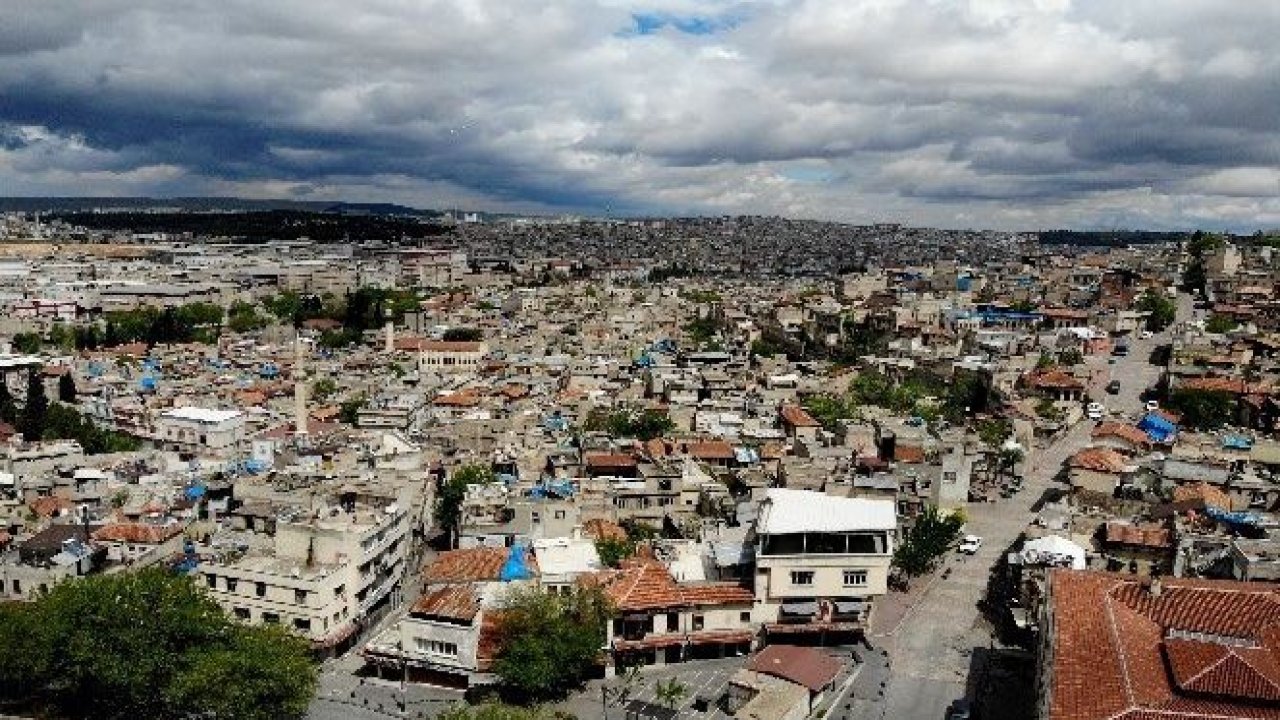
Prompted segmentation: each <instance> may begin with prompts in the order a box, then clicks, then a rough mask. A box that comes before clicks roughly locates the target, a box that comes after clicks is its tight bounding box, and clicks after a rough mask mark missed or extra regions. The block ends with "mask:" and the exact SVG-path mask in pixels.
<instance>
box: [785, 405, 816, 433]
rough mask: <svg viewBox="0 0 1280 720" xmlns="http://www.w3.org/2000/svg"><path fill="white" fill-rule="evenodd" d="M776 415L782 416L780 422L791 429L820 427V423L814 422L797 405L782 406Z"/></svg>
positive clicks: (811, 417)
mask: <svg viewBox="0 0 1280 720" xmlns="http://www.w3.org/2000/svg"><path fill="white" fill-rule="evenodd" d="M778 415H780V416H782V422H784V423H786V424H787V425H790V426H791V427H822V423H820V422H818V421H817V420H814V419H813V416H812V415H810V414H809V413H808V412H807V411H805V409H804V408H802V407H800V406H799V405H790V404H787V405H783V406H782V407H780V408H778Z"/></svg>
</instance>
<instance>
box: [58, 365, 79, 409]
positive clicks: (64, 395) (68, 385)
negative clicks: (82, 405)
mask: <svg viewBox="0 0 1280 720" xmlns="http://www.w3.org/2000/svg"><path fill="white" fill-rule="evenodd" d="M76 398H77V394H76V379H75V378H74V377H72V376H71V372H70V371H67V372H64V373H62V375H61V376H60V377H59V378H58V400H59V401H61V402H64V403H73V402H75V401H76Z"/></svg>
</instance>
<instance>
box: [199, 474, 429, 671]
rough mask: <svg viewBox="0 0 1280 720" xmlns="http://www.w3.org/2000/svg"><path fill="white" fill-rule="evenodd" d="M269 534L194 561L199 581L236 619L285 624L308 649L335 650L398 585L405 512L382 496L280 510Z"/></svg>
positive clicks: (402, 562)
mask: <svg viewBox="0 0 1280 720" xmlns="http://www.w3.org/2000/svg"><path fill="white" fill-rule="evenodd" d="M271 540H272V541H271V543H270V544H269V546H267V547H263V548H252V549H249V550H248V551H239V550H236V551H231V552H225V553H215V554H214V555H213V556H212V557H211V558H210V559H209V560H208V561H207V562H202V563H201V565H200V572H201V573H202V574H203V575H204V580H205V586H206V587H207V588H208V590H209V592H210V593H211V594H212V596H213V597H214V599H215V600H217V601H218V604H220V605H222V606H223V607H224V608H226V609H227V611H228V612H230V613H231V614H232V615H234V616H235V617H236V618H237V619H239V620H241V621H243V622H247V623H254V624H257V623H262V624H279V625H286V626H288V627H291V628H293V629H294V630H295V631H297V632H298V633H300V634H301V635H303V636H305V637H307V638H309V639H310V640H311V642H312V646H313V647H314V648H316V649H324V650H329V649H337V648H341V647H343V646H344V645H345V644H346V643H347V642H349V641H350V639H351V638H352V637H353V636H354V635H355V634H356V633H357V632H358V631H359V629H360V628H361V627H362V626H363V624H364V621H365V619H366V618H367V616H368V615H369V614H370V612H371V611H373V610H374V609H376V608H378V607H380V606H382V605H383V604H384V603H385V602H386V601H387V600H388V598H389V597H390V596H391V595H392V593H393V592H395V591H396V590H398V589H399V588H400V584H401V579H402V578H403V576H404V570H405V555H406V552H407V550H408V545H409V514H408V512H407V508H405V507H402V506H401V505H399V504H397V503H394V502H390V501H389V499H386V500H383V501H381V502H374V503H361V504H354V503H350V502H347V503H342V504H339V505H335V506H332V507H328V508H325V509H323V510H321V511H319V512H316V513H309V514H307V515H306V516H305V517H298V516H297V515H294V516H292V517H291V516H289V515H285V516H284V517H281V518H279V519H278V520H277V523H276V529H275V535H274V537H273V538H272V539H271Z"/></svg>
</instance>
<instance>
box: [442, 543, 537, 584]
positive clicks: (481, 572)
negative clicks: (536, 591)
mask: <svg viewBox="0 0 1280 720" xmlns="http://www.w3.org/2000/svg"><path fill="white" fill-rule="evenodd" d="M510 554H511V551H510V550H509V549H507V548H491V547H477V548H467V549H465V550H450V551H448V552H443V553H440V555H439V556H438V557H436V559H435V560H434V561H432V562H431V564H430V565H428V566H427V567H426V568H425V569H423V571H422V579H423V582H425V583H426V584H428V585H438V584H443V583H471V582H482V581H495V580H497V579H498V575H499V573H500V572H501V571H502V565H503V564H504V563H506V562H507V556H508V555H510ZM525 562H526V563H527V564H528V566H529V567H530V569H532V570H533V571H534V572H537V562H536V561H535V560H534V558H533V556H532V555H530V554H528V553H526V554H525Z"/></svg>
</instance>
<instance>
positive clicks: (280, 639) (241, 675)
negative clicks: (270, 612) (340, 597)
mask: <svg viewBox="0 0 1280 720" xmlns="http://www.w3.org/2000/svg"><path fill="white" fill-rule="evenodd" d="M0 638H3V640H4V647H5V649H6V652H5V653H4V655H13V654H14V653H12V652H10V651H11V650H12V649H14V648H20V649H21V651H22V652H21V656H20V657H16V658H9V659H7V660H0V695H4V696H8V698H9V699H13V700H25V701H32V702H35V703H37V704H39V705H41V706H44V707H48V708H50V709H51V710H52V711H53V712H51V713H49V714H52V715H55V716H58V717H67V718H89V719H93V720H98V719H102V720H114V719H115V718H121V719H123V718H135V717H146V718H161V717H169V718H173V717H186V716H190V715H191V713H192V712H193V711H195V710H199V709H204V710H208V711H210V712H211V713H212V716H213V717H219V718H232V717H235V718H252V719H254V720H256V719H258V718H264V719H265V718H272V717H297V716H299V715H300V714H301V712H302V711H303V710H304V709H305V707H306V705H307V703H308V702H309V700H310V698H311V695H312V692H313V689H314V686H315V677H316V673H315V668H314V666H313V665H312V664H311V662H310V659H309V656H308V653H307V647H306V643H305V642H304V641H302V640H301V639H298V638H292V637H286V636H284V635H283V633H281V632H280V631H278V630H266V631H264V630H262V629H250V628H245V627H242V626H240V625H238V624H236V623H234V622H233V621H232V620H231V619H230V618H229V617H227V615H226V614H225V613H224V612H223V611H222V609H221V608H220V607H218V605H217V603H216V602H214V601H213V600H212V599H211V598H210V597H209V596H208V595H206V594H205V593H204V592H203V591H201V589H200V588H199V587H197V586H196V585H195V583H193V582H191V580H190V579H189V578H187V577H182V576H177V575H174V574H172V573H170V572H168V571H165V570H160V569H147V570H143V571H139V572H126V573H118V574H113V575H96V576H90V577H87V578H84V579H81V580H77V581H75V582H64V583H61V584H58V585H55V586H54V587H53V589H52V590H50V591H49V592H47V593H46V594H44V595H43V596H42V597H40V598H39V599H38V600H36V601H35V602H34V603H32V604H30V605H27V606H24V608H23V609H22V610H19V611H13V612H9V611H6V612H5V614H3V615H0ZM192 703H198V704H192ZM41 714H44V713H41Z"/></svg>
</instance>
